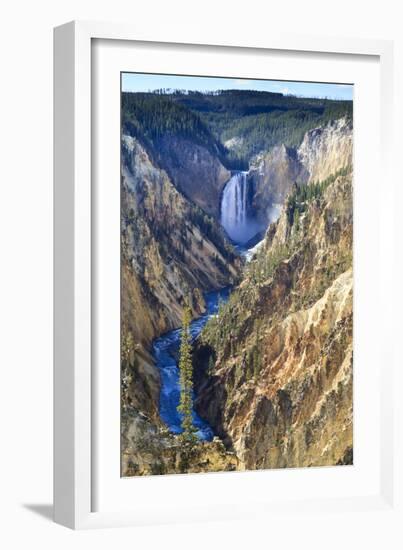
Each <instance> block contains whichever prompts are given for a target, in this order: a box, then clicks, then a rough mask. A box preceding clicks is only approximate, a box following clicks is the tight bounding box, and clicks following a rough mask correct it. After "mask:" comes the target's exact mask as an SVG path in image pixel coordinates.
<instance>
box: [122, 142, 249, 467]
mask: <svg viewBox="0 0 403 550" xmlns="http://www.w3.org/2000/svg"><path fill="white" fill-rule="evenodd" d="M121 185H122V192H121V197H122V201H121V339H122V441H123V442H127V441H128V439H127V438H128V435H127V434H128V431H129V432H130V433H132V432H133V430H134V431H136V430H135V428H136V427H139V426H141V427H142V429H143V432H147V430H149V431H156V430H158V429H159V428H160V427H161V426H162V423H161V420H160V417H159V411H158V408H159V392H160V380H159V372H158V371H157V369H156V367H155V366H154V364H153V361H152V357H151V355H150V345H151V342H152V340H153V339H154V338H155V337H156V336H158V335H160V334H162V333H163V332H166V331H167V330H170V329H172V328H175V327H177V326H180V324H181V318H182V306H183V303H184V299H185V298H186V299H187V298H190V305H191V308H192V314H193V315H194V316H198V315H200V314H201V313H202V312H204V309H205V304H204V298H203V292H204V291H207V290H212V289H215V288H220V287H223V286H226V285H228V284H231V283H233V282H234V280H235V279H236V277H237V275H238V273H239V268H240V263H239V260H238V259H237V257H236V256H235V254H234V252H233V250H232V247H231V246H230V245H229V244H228V243H227V241H226V239H225V236H224V234H223V232H222V230H221V228H220V227H219V226H218V225H217V223H216V222H215V221H214V219H213V218H211V217H209V216H208V215H206V213H205V212H204V211H202V210H201V209H200V208H199V207H197V206H196V205H194V204H192V203H191V202H189V201H188V200H187V199H186V197H185V196H184V195H182V194H181V193H180V192H179V191H178V190H177V188H176V187H175V185H174V184H173V182H172V180H171V179H170V177H169V176H168V174H167V173H166V172H165V171H164V170H162V169H161V168H160V167H159V166H156V165H155V164H154V163H153V162H152V160H151V158H150V156H149V154H148V152H147V151H146V150H145V148H144V147H143V146H142V145H141V144H140V143H139V141H138V140H136V139H135V138H133V137H131V136H128V135H124V136H123V138H122V182H121ZM125 445H126V443H124V446H125ZM132 462H133V460H132ZM150 467H151V466H150Z"/></svg>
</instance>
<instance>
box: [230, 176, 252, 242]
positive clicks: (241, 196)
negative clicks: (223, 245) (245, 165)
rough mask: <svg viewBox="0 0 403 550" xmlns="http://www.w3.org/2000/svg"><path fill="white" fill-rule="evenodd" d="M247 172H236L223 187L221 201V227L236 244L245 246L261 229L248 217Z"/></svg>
mask: <svg viewBox="0 0 403 550" xmlns="http://www.w3.org/2000/svg"><path fill="white" fill-rule="evenodd" d="M248 196H249V193H248V178H247V172H236V173H235V174H234V175H233V176H232V177H231V179H230V180H229V181H228V183H227V184H226V186H225V187H224V191H223V194H222V199H221V225H222V226H223V227H224V229H225V231H226V232H227V234H228V236H229V237H230V238H231V239H232V241H234V242H235V243H236V244H246V243H247V242H248V241H249V240H250V239H251V238H252V237H254V236H255V235H256V233H258V231H259V230H260V229H261V228H260V227H259V224H258V223H257V222H256V220H254V219H251V218H250V216H248Z"/></svg>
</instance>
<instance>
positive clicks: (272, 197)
mask: <svg viewBox="0 0 403 550" xmlns="http://www.w3.org/2000/svg"><path fill="white" fill-rule="evenodd" d="M352 143H353V128H352V122H351V120H350V119H347V118H346V117H344V118H340V119H338V120H335V121H332V122H329V123H328V124H327V125H325V126H323V127H321V128H315V129H312V130H309V131H308V132H306V134H305V135H304V139H303V141H302V143H301V145H300V146H299V147H298V148H297V149H294V148H292V147H286V146H285V145H278V146H276V147H273V148H272V149H270V150H269V151H268V152H266V153H261V154H260V155H257V156H256V157H255V158H254V159H253V161H252V163H251V169H250V172H249V178H250V180H251V182H252V184H253V186H254V199H253V202H252V209H253V211H254V212H255V213H256V214H257V216H258V218H259V219H260V220H262V221H263V222H265V223H266V224H269V223H271V222H272V221H273V220H274V219H276V217H277V216H276V214H277V212H278V206H281V205H282V204H283V202H284V200H285V199H286V197H287V195H288V194H289V192H290V191H291V189H292V186H293V185H295V184H297V185H304V184H306V183H308V182H313V181H321V180H324V179H326V178H327V177H328V176H329V175H331V174H334V173H336V172H337V171H338V170H340V169H342V168H344V167H345V166H350V165H351V163H352V153H353V148H352Z"/></svg>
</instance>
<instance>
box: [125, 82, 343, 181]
mask: <svg viewBox="0 0 403 550" xmlns="http://www.w3.org/2000/svg"><path fill="white" fill-rule="evenodd" d="M352 110H353V104H352V101H336V100H329V99H314V98H300V97H293V96H285V95H283V94H280V93H271V92H257V91H252V90H222V91H220V92H218V93H217V92H215V93H201V92H184V91H174V92H172V93H163V91H159V92H158V93H157V92H151V93H123V94H122V119H123V120H122V121H123V128H124V129H125V130H126V132H127V133H129V134H130V135H133V136H134V137H137V138H138V139H139V140H140V141H142V142H143V144H144V145H145V146H146V147H147V149H148V150H152V152H153V155H154V157H155V158H156V160H157V159H159V160H160V162H164V158H165V157H166V153H167V151H166V150H164V154H163V155H162V154H161V140H162V139H163V138H164V137H166V136H170V137H175V138H178V137H179V138H186V139H189V140H191V141H193V142H194V143H195V144H197V145H199V146H203V147H205V148H206V149H207V150H208V151H209V152H210V153H211V154H213V155H215V156H217V157H218V158H219V160H220V161H221V162H222V164H223V165H224V166H225V167H226V168H227V169H229V170H235V169H248V167H249V162H250V160H251V158H252V157H253V156H254V155H256V154H257V153H259V152H261V151H268V150H270V149H271V148H272V147H274V146H276V145H281V144H284V145H285V146H288V147H298V146H299V145H300V144H301V142H302V140H303V137H304V135H305V133H306V132H307V131H308V130H311V129H312V128H316V127H319V126H323V125H325V124H326V123H327V122H329V121H331V120H336V119H339V118H341V117H347V118H351V117H352Z"/></svg>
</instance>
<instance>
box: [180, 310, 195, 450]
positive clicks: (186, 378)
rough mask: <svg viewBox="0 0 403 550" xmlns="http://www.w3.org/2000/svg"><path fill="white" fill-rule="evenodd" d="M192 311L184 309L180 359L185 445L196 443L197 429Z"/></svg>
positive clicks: (181, 411) (181, 406) (181, 407)
mask: <svg viewBox="0 0 403 550" xmlns="http://www.w3.org/2000/svg"><path fill="white" fill-rule="evenodd" d="M190 319H191V311H190V307H189V304H188V303H187V304H185V307H184V309H183V322H182V336H181V347H180V358H179V371H180V376H179V382H180V388H181V394H180V402H179V406H178V412H179V413H180V414H181V416H182V429H183V432H182V439H183V441H184V442H185V443H194V442H195V441H196V435H195V432H196V429H195V427H194V425H193V417H192V410H193V365H192V356H191V349H192V344H191V334H190Z"/></svg>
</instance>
